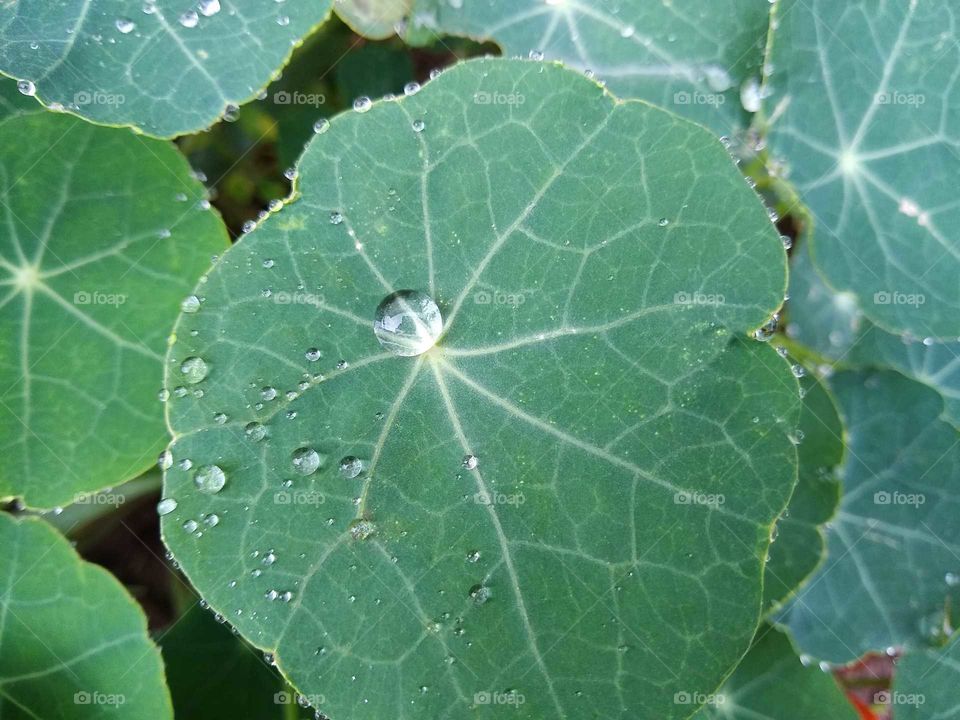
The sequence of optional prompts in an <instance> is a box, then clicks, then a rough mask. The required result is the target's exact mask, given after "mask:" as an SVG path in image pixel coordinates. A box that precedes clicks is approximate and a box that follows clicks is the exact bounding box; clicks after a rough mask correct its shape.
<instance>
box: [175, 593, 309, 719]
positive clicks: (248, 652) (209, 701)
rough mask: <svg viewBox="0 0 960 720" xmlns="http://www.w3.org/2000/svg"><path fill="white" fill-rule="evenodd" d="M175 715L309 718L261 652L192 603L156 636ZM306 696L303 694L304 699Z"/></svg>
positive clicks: (210, 717)
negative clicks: (173, 622) (168, 626)
mask: <svg viewBox="0 0 960 720" xmlns="http://www.w3.org/2000/svg"><path fill="white" fill-rule="evenodd" d="M159 643H160V647H161V649H162V651H163V662H164V665H165V666H166V671H167V684H168V685H169V686H170V694H171V695H172V696H173V707H174V710H175V715H176V717H178V718H203V720H237V719H238V718H243V720H293V719H294V718H304V719H306V718H313V717H314V714H313V711H310V710H308V709H306V708H305V707H303V706H302V705H301V703H300V702H298V698H297V697H296V695H295V694H294V693H291V692H290V691H289V690H288V689H287V688H286V685H285V683H284V681H283V678H281V677H280V674H279V673H278V672H277V671H276V670H275V669H274V668H272V667H271V666H270V665H269V663H268V662H267V661H266V660H264V658H263V653H261V652H260V651H259V650H255V649H254V648H252V647H250V646H249V645H247V644H246V643H245V642H243V640H241V639H240V638H238V637H237V636H236V635H234V634H233V633H232V632H230V629H229V628H228V627H227V625H226V624H219V623H218V622H217V621H216V620H215V619H214V616H213V615H211V614H210V613H209V612H207V611H205V610H202V609H201V608H200V606H199V605H194V606H193V607H192V608H190V609H189V610H187V612H186V613H185V616H184V617H181V618H178V619H177V621H176V623H175V624H174V625H173V627H171V628H170V629H169V630H168V631H166V632H164V633H162V634H161V636H160V638H159ZM306 700H307V698H304V702H306Z"/></svg>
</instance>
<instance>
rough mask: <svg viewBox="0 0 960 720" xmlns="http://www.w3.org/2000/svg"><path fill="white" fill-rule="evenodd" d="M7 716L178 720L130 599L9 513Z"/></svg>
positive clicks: (2, 706)
mask: <svg viewBox="0 0 960 720" xmlns="http://www.w3.org/2000/svg"><path fill="white" fill-rule="evenodd" d="M0 547H2V548H3V553H0V583H2V584H3V601H2V605H0V607H2V610H0V714H2V715H3V717H10V718H75V719H76V720H85V719H86V718H91V719H92V718H103V717H123V718H130V720H141V719H142V720H164V718H173V710H172V708H171V704H170V694H169V693H168V691H167V688H166V685H165V684H164V681H163V663H162V661H161V660H160V651H159V650H158V649H157V647H156V646H155V645H154V644H153V642H152V641H151V640H150V638H149V636H148V635H147V621H146V618H145V617H144V616H143V612H142V611H141V610H140V607H139V606H138V605H137V604H136V603H135V602H134V601H133V598H131V597H130V596H129V595H128V594H127V592H126V590H124V588H123V587H122V586H121V585H120V583H118V582H117V580H116V579H115V578H114V577H113V576H112V575H110V573H108V572H107V571H106V570H104V569H103V568H101V567H99V566H97V565H93V564H91V563H87V562H84V561H82V560H81V559H80V557H79V556H78V555H77V553H76V552H75V551H74V550H73V548H72V547H70V543H68V542H67V540H66V539H65V538H64V537H63V536H61V535H60V534H59V533H57V532H56V531H55V530H54V529H53V528H51V527H50V526H49V525H47V524H46V523H45V522H43V521H42V520H39V519H25V520H20V521H17V520H14V519H13V518H12V517H11V516H10V515H8V514H6V513H0Z"/></svg>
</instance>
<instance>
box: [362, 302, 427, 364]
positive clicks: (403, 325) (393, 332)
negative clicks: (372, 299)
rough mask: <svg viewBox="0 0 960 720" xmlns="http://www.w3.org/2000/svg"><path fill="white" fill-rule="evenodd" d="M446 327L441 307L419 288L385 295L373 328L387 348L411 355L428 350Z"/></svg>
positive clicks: (378, 338)
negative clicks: (444, 326) (441, 314)
mask: <svg viewBox="0 0 960 720" xmlns="http://www.w3.org/2000/svg"><path fill="white" fill-rule="evenodd" d="M442 331H443V318H442V317H441V316H440V308H438V307H437V303H436V302H434V300H433V298H432V297H430V296H429V295H427V294H426V293H422V292H420V291H419V290H400V291H399V292H395V293H393V294H392V295H388V296H387V297H386V298H384V300H383V302H381V303H380V305H379V306H378V307H377V312H376V315H375V316H374V322H373V332H374V334H375V335H376V336H377V340H379V341H380V344H381V345H383V346H384V347H385V348H386V349H387V350H390V351H391V352H394V353H396V354H397V355H403V356H404V357H411V356H413V355H420V354H421V353H424V352H426V351H427V350H429V349H430V348H432V347H433V345H434V344H435V343H436V342H437V338H438V337H440V333H441V332H442Z"/></svg>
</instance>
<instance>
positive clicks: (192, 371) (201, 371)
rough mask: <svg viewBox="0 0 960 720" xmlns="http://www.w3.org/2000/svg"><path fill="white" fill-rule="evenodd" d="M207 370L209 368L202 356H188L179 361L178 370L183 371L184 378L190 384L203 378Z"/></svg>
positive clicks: (194, 383)
mask: <svg viewBox="0 0 960 720" xmlns="http://www.w3.org/2000/svg"><path fill="white" fill-rule="evenodd" d="M209 371H210V368H209V367H207V363H206V362H205V361H204V359H203V358H199V357H188V358H187V359H186V360H184V361H183V362H182V363H180V372H182V373H183V378H184V380H186V381H187V382H188V383H190V384H191V385H196V384H197V383H198V382H200V381H201V380H203V379H204V378H205V377H206V376H207V373H208V372H209Z"/></svg>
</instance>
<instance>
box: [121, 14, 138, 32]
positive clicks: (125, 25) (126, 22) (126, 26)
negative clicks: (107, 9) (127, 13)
mask: <svg viewBox="0 0 960 720" xmlns="http://www.w3.org/2000/svg"><path fill="white" fill-rule="evenodd" d="M116 26H117V30H119V31H120V32H121V33H123V34H124V35H126V34H127V33H131V32H133V30H134V28H136V27H137V26H136V24H135V23H134V22H133V20H131V19H130V18H117V22H116Z"/></svg>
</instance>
